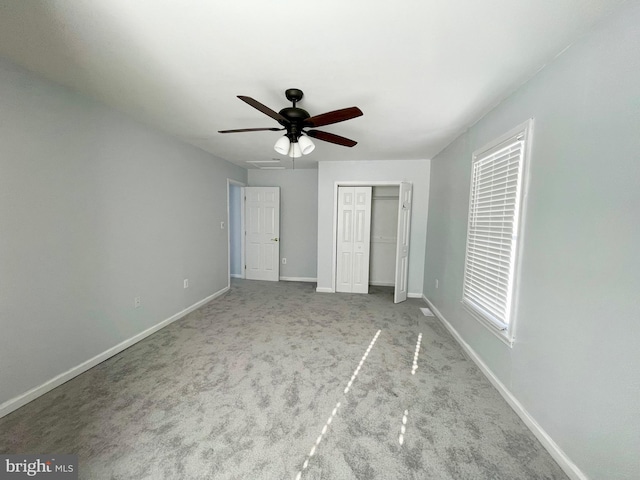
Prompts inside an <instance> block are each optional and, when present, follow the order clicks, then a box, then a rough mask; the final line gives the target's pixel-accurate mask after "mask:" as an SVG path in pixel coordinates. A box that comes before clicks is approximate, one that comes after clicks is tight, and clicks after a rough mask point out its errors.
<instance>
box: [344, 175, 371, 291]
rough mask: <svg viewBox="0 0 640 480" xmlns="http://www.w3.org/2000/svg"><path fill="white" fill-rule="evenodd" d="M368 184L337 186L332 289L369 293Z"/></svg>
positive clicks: (369, 217) (369, 207)
mask: <svg viewBox="0 0 640 480" xmlns="http://www.w3.org/2000/svg"><path fill="white" fill-rule="evenodd" d="M370 236H371V187H338V231H337V237H338V243H337V259H336V292H348V293H369V249H370Z"/></svg>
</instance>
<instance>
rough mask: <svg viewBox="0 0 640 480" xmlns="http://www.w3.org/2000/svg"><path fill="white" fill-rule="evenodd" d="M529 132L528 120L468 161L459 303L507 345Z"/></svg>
mask: <svg viewBox="0 0 640 480" xmlns="http://www.w3.org/2000/svg"><path fill="white" fill-rule="evenodd" d="M530 130H531V121H528V122H527V123H525V124H524V125H522V126H520V127H518V128H516V129H514V130H512V131H511V132H509V133H508V134H506V135H504V136H502V137H501V138H500V139H498V140H495V141H494V142H492V143H491V144H489V145H487V146H486V147H484V148H482V149H480V150H478V151H476V152H475V153H474V154H473V159H472V174H471V194H470V199H469V224H468V230H467V251H466V259H465V271H464V284H463V292H462V302H463V304H464V305H465V306H466V307H467V308H468V309H469V310H470V311H471V313H473V314H474V316H476V317H478V318H479V320H481V321H482V322H483V323H484V324H485V325H487V326H489V327H490V328H491V329H492V330H493V331H494V332H496V333H499V334H500V335H501V336H502V337H504V338H506V339H508V340H509V341H511V339H512V329H511V328H510V327H511V323H512V318H511V315H512V307H513V303H514V283H515V276H516V266H517V253H518V233H519V228H520V220H521V218H520V217H521V210H522V198H523V192H522V191H523V185H524V184H525V182H524V180H525V178H524V177H525V172H526V169H525V160H526V158H525V157H526V152H527V144H528V140H529V137H530Z"/></svg>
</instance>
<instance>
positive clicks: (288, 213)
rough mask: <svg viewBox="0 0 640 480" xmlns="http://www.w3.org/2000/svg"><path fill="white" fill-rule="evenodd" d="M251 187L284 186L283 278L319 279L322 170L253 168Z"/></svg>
mask: <svg viewBox="0 0 640 480" xmlns="http://www.w3.org/2000/svg"><path fill="white" fill-rule="evenodd" d="M248 175H249V186H251V187H280V258H281V259H282V258H286V259H287V264H286V265H282V264H281V265H280V277H285V278H287V279H306V280H311V279H313V280H315V278H316V264H317V256H316V252H317V250H316V247H317V244H318V243H317V242H318V170H311V169H304V170H257V169H250V170H249V174H248Z"/></svg>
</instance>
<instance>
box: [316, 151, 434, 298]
mask: <svg viewBox="0 0 640 480" xmlns="http://www.w3.org/2000/svg"><path fill="white" fill-rule="evenodd" d="M429 165H430V162H429V160H376V161H364V162H363V161H361V162H354V161H340V162H320V163H319V164H318V288H319V289H321V291H323V290H324V291H328V289H331V284H332V264H331V263H332V259H333V222H334V218H333V217H334V195H335V193H334V186H335V182H336V181H358V182H384V181H403V182H411V183H412V184H413V210H412V212H411V236H410V243H411V245H410V247H409V281H408V287H409V293H410V294H417V295H418V296H420V294H421V293H422V281H423V276H424V253H425V239H426V235H427V210H428V205H429Z"/></svg>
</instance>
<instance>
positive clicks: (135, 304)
mask: <svg viewBox="0 0 640 480" xmlns="http://www.w3.org/2000/svg"><path fill="white" fill-rule="evenodd" d="M133 308H140V297H135V298H134V299H133Z"/></svg>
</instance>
